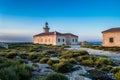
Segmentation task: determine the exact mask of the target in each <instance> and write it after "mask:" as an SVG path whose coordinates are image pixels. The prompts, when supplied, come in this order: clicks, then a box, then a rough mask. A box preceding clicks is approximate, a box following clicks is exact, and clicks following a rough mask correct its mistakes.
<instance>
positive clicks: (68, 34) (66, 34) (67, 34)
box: [63, 33, 78, 37]
mask: <svg viewBox="0 0 120 80" xmlns="http://www.w3.org/2000/svg"><path fill="white" fill-rule="evenodd" d="M63 35H64V36H74V37H78V36H77V35H74V34H72V33H63Z"/></svg>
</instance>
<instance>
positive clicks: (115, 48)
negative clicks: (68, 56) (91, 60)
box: [81, 45, 120, 51]
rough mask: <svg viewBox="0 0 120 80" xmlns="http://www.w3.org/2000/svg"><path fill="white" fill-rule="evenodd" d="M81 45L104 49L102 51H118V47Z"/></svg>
mask: <svg viewBox="0 0 120 80" xmlns="http://www.w3.org/2000/svg"><path fill="white" fill-rule="evenodd" d="M81 47H85V48H91V49H97V50H104V51H120V47H104V46H98V45H85V46H81Z"/></svg>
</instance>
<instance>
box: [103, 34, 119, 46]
mask: <svg viewBox="0 0 120 80" xmlns="http://www.w3.org/2000/svg"><path fill="white" fill-rule="evenodd" d="M110 38H113V42H110ZM102 46H105V47H115V46H117V47H120V32H105V33H103V43H102Z"/></svg>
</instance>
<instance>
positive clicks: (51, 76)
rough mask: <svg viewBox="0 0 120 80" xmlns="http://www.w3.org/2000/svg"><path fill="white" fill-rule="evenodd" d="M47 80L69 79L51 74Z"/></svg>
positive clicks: (61, 75)
mask: <svg viewBox="0 0 120 80" xmlns="http://www.w3.org/2000/svg"><path fill="white" fill-rule="evenodd" d="M45 80H68V78H67V77H66V76H64V75H63V74H59V73H58V74H51V75H49V76H47V78H46V79H45Z"/></svg>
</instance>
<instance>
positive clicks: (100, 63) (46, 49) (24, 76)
mask: <svg viewBox="0 0 120 80" xmlns="http://www.w3.org/2000/svg"><path fill="white" fill-rule="evenodd" d="M66 47H69V46H65V45H63V46H52V45H38V44H28V43H26V44H10V45H9V48H8V49H6V48H0V74H1V75H0V79H2V80H30V79H31V77H33V75H32V74H31V73H32V71H33V69H32V68H36V67H37V68H38V63H46V64H49V65H50V66H51V67H50V68H51V69H52V70H54V71H56V72H58V73H67V72H71V71H73V70H74V69H73V66H74V65H78V64H80V65H83V66H89V67H94V68H95V69H97V70H100V71H110V72H112V73H114V74H115V76H116V78H117V79H118V80H119V73H120V69H119V68H113V67H112V66H115V65H116V64H115V63H114V61H112V60H111V59H109V58H107V57H103V56H102V57H96V56H94V55H90V54H88V52H87V51H84V50H66V49H64V48H66ZM51 57H57V58H59V59H60V60H52V59H51ZM28 61H32V62H33V64H32V68H31V67H29V66H28V65H27V63H28ZM11 73H12V74H11ZM39 80H68V79H67V78H66V77H65V76H63V75H62V74H53V75H49V76H48V77H47V78H44V79H39Z"/></svg>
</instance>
